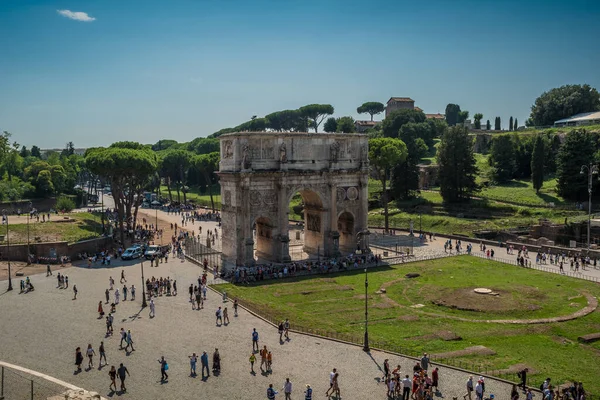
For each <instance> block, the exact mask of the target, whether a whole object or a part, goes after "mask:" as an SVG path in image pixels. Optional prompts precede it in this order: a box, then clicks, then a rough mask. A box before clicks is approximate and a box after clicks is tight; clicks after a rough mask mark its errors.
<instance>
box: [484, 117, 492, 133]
mask: <svg viewBox="0 0 600 400" xmlns="http://www.w3.org/2000/svg"><path fill="white" fill-rule="evenodd" d="M485 129H486V130H488V131H489V130H491V129H492V124H490V120H489V119H488V120H487V123H486V124H485Z"/></svg>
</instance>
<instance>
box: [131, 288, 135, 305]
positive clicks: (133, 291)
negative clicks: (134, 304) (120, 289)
mask: <svg viewBox="0 0 600 400" xmlns="http://www.w3.org/2000/svg"><path fill="white" fill-rule="evenodd" d="M130 291H131V301H134V300H135V285H131V290H130Z"/></svg>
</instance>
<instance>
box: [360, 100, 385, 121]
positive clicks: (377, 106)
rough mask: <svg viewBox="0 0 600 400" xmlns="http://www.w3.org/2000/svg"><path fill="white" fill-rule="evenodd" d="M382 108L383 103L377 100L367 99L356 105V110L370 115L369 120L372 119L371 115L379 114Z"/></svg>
mask: <svg viewBox="0 0 600 400" xmlns="http://www.w3.org/2000/svg"><path fill="white" fill-rule="evenodd" d="M383 110H385V106H384V105H383V103H380V102H378V101H368V102H366V103H363V104H362V105H361V106H360V107H358V108H357V109H356V112H357V113H359V114H369V115H370V116H371V121H373V115H376V114H381V113H382V112H383Z"/></svg>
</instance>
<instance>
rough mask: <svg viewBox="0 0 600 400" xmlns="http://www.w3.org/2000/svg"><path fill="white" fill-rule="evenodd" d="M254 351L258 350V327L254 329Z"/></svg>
mask: <svg viewBox="0 0 600 400" xmlns="http://www.w3.org/2000/svg"><path fill="white" fill-rule="evenodd" d="M255 348H256V350H255ZM252 351H258V332H256V328H253V329H252Z"/></svg>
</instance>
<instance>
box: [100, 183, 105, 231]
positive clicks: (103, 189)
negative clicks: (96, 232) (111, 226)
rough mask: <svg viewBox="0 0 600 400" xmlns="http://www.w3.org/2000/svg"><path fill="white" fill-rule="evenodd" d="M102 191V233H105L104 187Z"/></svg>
mask: <svg viewBox="0 0 600 400" xmlns="http://www.w3.org/2000/svg"><path fill="white" fill-rule="evenodd" d="M100 193H102V206H101V209H100V210H101V211H100V212H101V215H100V218H102V234H104V188H102V189H101V191H100Z"/></svg>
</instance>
